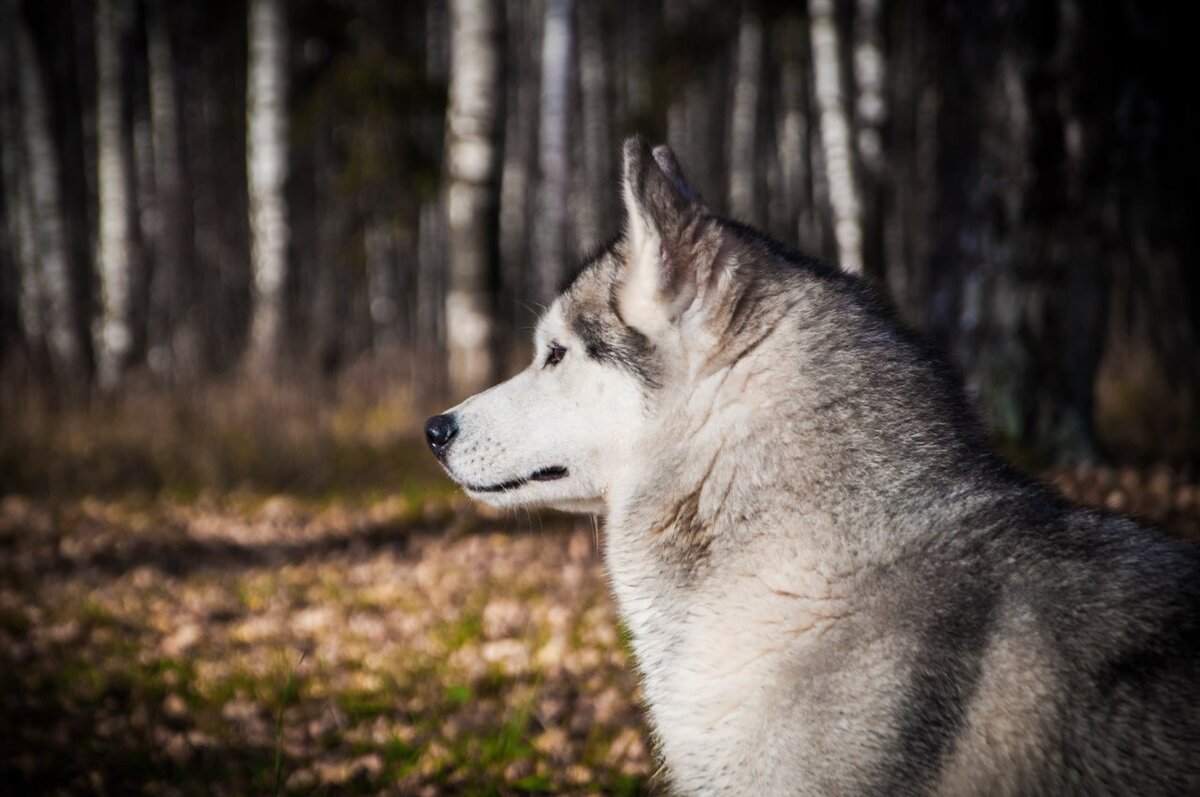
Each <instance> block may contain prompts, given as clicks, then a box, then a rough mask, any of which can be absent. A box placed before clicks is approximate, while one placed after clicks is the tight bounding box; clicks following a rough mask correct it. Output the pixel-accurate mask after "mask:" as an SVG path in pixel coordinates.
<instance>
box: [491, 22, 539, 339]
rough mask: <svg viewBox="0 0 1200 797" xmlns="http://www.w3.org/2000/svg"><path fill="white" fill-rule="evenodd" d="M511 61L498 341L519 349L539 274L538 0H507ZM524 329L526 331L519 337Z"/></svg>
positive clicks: (502, 187) (502, 182)
mask: <svg viewBox="0 0 1200 797" xmlns="http://www.w3.org/2000/svg"><path fill="white" fill-rule="evenodd" d="M505 6H506V16H507V20H508V21H507V28H506V41H505V49H506V52H507V54H508V61H507V65H506V69H505V72H506V74H507V80H506V81H505V83H506V89H505V106H504V116H505V121H504V165H503V170H502V175H501V178H500V229H499V247H500V286H501V290H500V302H499V313H498V318H497V322H498V323H500V324H501V325H502V330H501V332H500V334H498V335H497V343H498V344H501V345H499V346H498V347H497V349H498V350H499V351H502V352H504V353H505V354H506V355H508V354H513V355H515V353H516V352H517V350H518V349H519V348H520V346H521V344H524V343H525V342H526V341H525V337H526V336H524V335H523V333H522V332H520V331H521V330H525V329H527V328H528V327H529V325H530V324H531V323H532V322H533V317H534V308H533V307H532V305H531V304H530V302H529V299H530V298H531V297H532V295H533V292H534V290H535V285H536V281H537V275H536V274H535V273H534V272H533V269H531V268H530V263H531V262H532V261H531V246H530V238H531V235H530V219H531V218H532V217H533V215H534V212H535V211H536V210H537V201H536V199H537V197H536V192H535V191H534V190H533V189H534V187H535V186H536V185H537V144H538V142H537V137H538V104H539V103H538V100H539V96H538V94H539V92H538V84H539V69H538V67H539V64H540V61H541V58H540V53H539V52H538V49H537V43H538V41H539V37H540V30H541V24H542V21H543V18H544V16H545V15H544V14H543V13H542V9H541V8H540V6H539V4H538V3H532V2H515V3H506V4H505ZM518 335H520V337H518Z"/></svg>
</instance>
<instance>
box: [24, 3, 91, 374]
mask: <svg viewBox="0 0 1200 797" xmlns="http://www.w3.org/2000/svg"><path fill="white" fill-rule="evenodd" d="M11 17H12V18H13V19H14V21H15V24H14V25H13V38H14V39H15V42H14V45H15V46H14V48H13V50H14V54H15V59H14V60H15V61H16V72H17V85H18V92H19V95H20V105H19V109H20V119H21V138H22V147H21V155H22V157H23V159H24V163H25V168H26V169H27V170H28V172H27V173H28V190H29V194H28V196H29V209H30V212H29V216H30V220H31V225H32V227H33V239H34V247H35V251H36V258H37V260H36V264H37V265H36V276H34V275H30V279H31V280H36V284H37V290H38V292H39V293H40V294H42V295H44V297H45V299H44V302H45V304H44V307H45V320H44V328H45V335H46V344H47V350H48V353H49V355H50V359H51V366H52V367H53V369H54V371H55V373H57V374H58V375H59V377H60V378H61V379H63V380H64V381H76V380H78V379H79V378H80V375H81V374H85V373H86V372H87V363H88V358H87V349H86V342H85V339H84V337H83V335H82V334H81V330H80V328H79V326H78V325H77V323H76V315H75V296H74V290H73V285H72V280H71V277H72V275H71V264H70V257H69V254H68V241H67V231H66V217H65V213H66V210H65V206H64V204H63V196H62V184H61V182H60V179H61V178H60V174H59V169H60V165H59V159H58V152H57V150H56V148H55V145H54V141H55V139H54V134H53V132H52V130H51V127H50V107H49V104H50V99H49V96H48V94H47V88H46V87H47V78H46V75H45V74H44V73H43V71H42V66H41V63H40V61H39V58H38V54H37V50H36V48H35V46H34V43H33V37H32V35H31V33H30V31H29V26H28V24H27V23H26V22H25V20H24V18H23V17H22V16H21V15H20V14H19V13H18V12H16V11H15V10H14V11H13V12H12V14H11Z"/></svg>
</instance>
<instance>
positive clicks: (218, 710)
mask: <svg viewBox="0 0 1200 797" xmlns="http://www.w3.org/2000/svg"><path fill="white" fill-rule="evenodd" d="M1048 477H1049V478H1050V479H1051V480H1053V481H1055V482H1056V483H1057V484H1058V485H1059V486H1060V487H1061V488H1062V489H1063V490H1064V491H1066V492H1067V493H1068V494H1070V495H1072V496H1074V497H1076V498H1079V499H1082V500H1086V501H1088V502H1089V503H1093V504H1097V505H1102V506H1108V507H1109V508H1112V509H1117V510H1121V511H1126V512H1132V513H1135V514H1139V515H1142V516H1145V517H1149V518H1151V519H1153V520H1156V521H1158V522H1160V523H1162V524H1164V525H1165V526H1166V527H1167V528H1169V529H1170V530H1171V531H1172V532H1173V533H1176V534H1180V535H1182V536H1187V537H1193V538H1195V537H1198V536H1200V489H1198V488H1197V486H1196V485H1194V484H1192V483H1190V482H1189V480H1187V479H1184V478H1183V477H1181V476H1180V475H1179V474H1177V473H1174V472H1172V471H1170V470H1167V469H1157V470H1148V471H1135V470H1125V471H1113V470H1106V469H1094V468H1080V469H1076V470H1073V471H1060V472H1056V473H1051V474H1048ZM600 533H602V532H601V531H600V530H599V529H598V528H597V527H596V526H595V525H594V524H593V523H592V522H591V521H590V520H584V521H582V522H581V521H576V520H569V519H564V518H561V517H555V516H552V515H546V516H537V515H526V514H520V515H516V516H513V515H509V516H498V515H489V514H482V515H481V514H479V513H478V512H477V511H476V510H474V509H472V508H471V507H469V506H468V505H467V504H466V503H465V502H464V501H463V500H462V499H461V498H460V497H457V496H455V495H454V494H453V493H451V492H448V491H447V489H446V486H445V484H444V483H443V484H442V485H441V487H440V488H438V487H434V486H430V487H429V488H428V489H426V488H424V487H414V486H413V485H409V486H408V488H406V489H405V490H402V491H400V492H398V493H397V494H395V495H370V496H358V497H354V498H352V499H347V500H339V499H337V498H330V497H328V496H327V497H325V498H322V499H320V500H316V499H313V498H310V497H297V496H289V495H286V494H279V495H271V496H264V495H261V494H256V493H240V492H236V491H235V492H220V493H212V494H209V493H204V492H202V493H200V494H198V495H176V496H174V497H171V496H170V495H167V494H164V493H158V494H153V495H141V496H140V497H128V496H126V497H109V498H106V499H103V500H101V499H98V498H94V497H93V498H89V497H73V498H63V497H56V498H53V499H51V498H47V497H41V498H29V497H22V496H18V495H8V496H7V497H4V498H0V791H3V792H4V793H22V792H36V793H59V792H61V793H88V794H93V793H94V794H133V793H156V794H275V793H280V794H293V793H296V794H372V793H383V794H430V795H432V794H460V793H466V794H472V793H473V794H518V793H528V792H543V791H552V792H567V793H588V792H601V793H615V794H622V793H624V794H635V793H645V792H648V791H655V790H661V785H662V784H661V783H660V781H659V780H658V779H657V778H656V776H655V774H654V773H655V770H656V764H655V762H654V758H653V753H652V750H651V748H650V744H649V741H648V736H647V734H646V728H645V725H644V721H643V715H642V712H641V710H640V708H639V702H638V701H639V695H638V689H637V685H636V680H635V677H634V675H633V671H632V666H631V661H630V656H629V653H628V647H627V645H626V643H625V640H624V638H623V632H622V629H621V626H620V624H619V623H618V621H617V619H616V617H615V616H614V613H613V609H612V606H611V604H610V602H609V600H608V597H607V593H606V585H605V576H604V571H603V567H602V563H601V561H600V555H599V553H598V538H599V537H598V535H599V534H600Z"/></svg>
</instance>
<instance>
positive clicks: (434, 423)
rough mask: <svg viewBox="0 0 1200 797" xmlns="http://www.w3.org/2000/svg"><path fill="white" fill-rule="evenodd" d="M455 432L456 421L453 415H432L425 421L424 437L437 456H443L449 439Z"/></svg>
mask: <svg viewBox="0 0 1200 797" xmlns="http://www.w3.org/2000/svg"><path fill="white" fill-rule="evenodd" d="M456 434H458V421H456V420H454V416H453V415H434V416H433V417H432V418H430V419H429V420H427V421H425V439H426V440H428V441H429V448H430V449H431V450H432V451H433V453H434V454H436V455H437V456H438V457H442V456H445V454H446V449H447V448H449V447H450V441H451V440H453V439H454V435H456Z"/></svg>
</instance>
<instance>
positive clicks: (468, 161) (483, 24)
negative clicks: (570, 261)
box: [446, 0, 503, 396]
mask: <svg viewBox="0 0 1200 797" xmlns="http://www.w3.org/2000/svg"><path fill="white" fill-rule="evenodd" d="M500 20H501V17H500V7H499V3H498V2H497V0H454V2H453V3H452V5H451V20H450V35H451V59H452V68H451V78H450V97H449V107H448V109H447V116H446V127H447V142H446V161H447V169H448V172H449V175H448V178H449V185H448V187H447V190H446V212H447V218H448V222H449V236H448V241H447V243H448V251H449V264H448V265H449V270H450V285H449V291H448V293H447V295H446V340H447V344H448V352H447V354H448V360H449V371H450V386H451V390H452V391H453V392H454V393H455V394H456V395H459V396H462V395H466V394H469V393H474V392H476V391H477V390H480V389H481V388H483V387H484V386H486V385H488V384H489V383H490V382H492V381H493V380H494V378H495V376H496V373H497V368H496V365H497V358H496V356H495V351H494V350H493V349H494V345H495V335H496V330H495V309H494V305H493V287H494V284H495V275H496V269H497V255H498V247H497V229H496V228H497V210H498V203H499V196H498V193H499V192H498V185H497V183H498V171H499V163H500V152H499V145H498V141H497V139H498V138H499V131H500V124H501V119H502V115H501V112H500V111H501V109H500V108H499V102H498V100H499V98H500V97H501V96H502V95H501V88H502V86H503V82H502V81H503V64H502V62H501V57H500V53H501V42H500V30H501V28H500Z"/></svg>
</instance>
